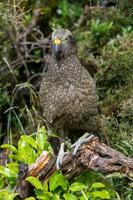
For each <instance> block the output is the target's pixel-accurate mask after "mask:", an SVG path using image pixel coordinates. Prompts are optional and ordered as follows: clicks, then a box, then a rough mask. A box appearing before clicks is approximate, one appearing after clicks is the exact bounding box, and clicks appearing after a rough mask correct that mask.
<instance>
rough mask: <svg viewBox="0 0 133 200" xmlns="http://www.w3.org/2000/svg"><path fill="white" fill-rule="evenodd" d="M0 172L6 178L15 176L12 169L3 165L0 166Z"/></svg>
mask: <svg viewBox="0 0 133 200" xmlns="http://www.w3.org/2000/svg"><path fill="white" fill-rule="evenodd" d="M0 174H2V175H4V176H5V177H7V178H17V174H16V173H15V172H14V171H12V170H11V169H9V168H7V167H4V166H0Z"/></svg>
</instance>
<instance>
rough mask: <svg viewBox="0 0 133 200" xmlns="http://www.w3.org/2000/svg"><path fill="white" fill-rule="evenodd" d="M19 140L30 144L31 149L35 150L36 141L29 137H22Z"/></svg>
mask: <svg viewBox="0 0 133 200" xmlns="http://www.w3.org/2000/svg"><path fill="white" fill-rule="evenodd" d="M21 139H22V140H24V141H25V142H26V143H28V144H30V145H31V146H32V147H33V148H35V149H37V145H36V141H35V140H34V139H33V138H32V137H31V136H28V135H22V136H21Z"/></svg>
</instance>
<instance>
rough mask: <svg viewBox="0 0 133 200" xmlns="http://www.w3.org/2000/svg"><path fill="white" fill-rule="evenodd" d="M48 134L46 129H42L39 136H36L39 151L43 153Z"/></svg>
mask: <svg viewBox="0 0 133 200" xmlns="http://www.w3.org/2000/svg"><path fill="white" fill-rule="evenodd" d="M47 138H48V136H47V133H46V129H45V127H42V128H40V129H39V130H38V132H37V135H36V144H37V147H38V149H39V150H41V152H42V151H43V150H44V145H45V143H46V141H47Z"/></svg>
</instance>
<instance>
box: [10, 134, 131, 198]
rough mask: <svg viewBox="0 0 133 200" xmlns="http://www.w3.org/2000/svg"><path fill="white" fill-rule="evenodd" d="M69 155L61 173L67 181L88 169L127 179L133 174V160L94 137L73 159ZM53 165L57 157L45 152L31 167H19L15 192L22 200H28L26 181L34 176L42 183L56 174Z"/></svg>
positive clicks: (65, 158) (64, 161) (27, 184)
mask: <svg viewBox="0 0 133 200" xmlns="http://www.w3.org/2000/svg"><path fill="white" fill-rule="evenodd" d="M72 152H73V150H72V151H70V152H69V153H67V154H66V156H65V157H64V160H63V164H62V166H61V169H60V170H61V171H62V173H63V174H64V175H65V176H66V177H67V178H68V179H70V178H72V177H75V176H77V175H79V174H80V173H82V172H84V171H86V170H89V169H92V170H95V171H99V172H102V173H106V174H109V173H113V172H121V173H124V174H127V175H129V174H132V172H133V159H131V158H127V157H126V156H124V155H123V154H122V153H120V152H118V151H116V150H114V149H112V148H111V147H109V146H107V145H106V144H104V143H101V142H100V141H99V140H98V138H97V137H95V136H94V137H92V139H91V140H90V141H88V142H86V143H84V144H82V145H81V147H80V149H79V150H78V152H77V154H76V156H73V155H72ZM55 163H56V156H52V155H50V154H49V153H48V152H46V151H45V152H43V153H42V154H41V156H40V157H39V158H38V159H37V161H36V162H35V163H34V164H33V165H31V166H29V167H27V166H24V167H20V170H19V178H18V182H17V184H16V187H15V189H14V190H15V191H17V192H19V194H20V196H21V197H25V196H27V194H28V193H29V186H30V184H29V183H28V182H27V181H26V177H27V176H34V177H38V178H39V180H41V181H45V180H47V179H48V178H49V177H50V175H51V174H52V173H53V172H54V171H56V166H55Z"/></svg>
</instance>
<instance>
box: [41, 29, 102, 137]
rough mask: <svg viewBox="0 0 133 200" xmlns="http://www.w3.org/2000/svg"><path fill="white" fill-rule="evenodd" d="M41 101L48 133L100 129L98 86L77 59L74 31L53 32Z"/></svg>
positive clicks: (42, 83) (57, 30)
mask: <svg viewBox="0 0 133 200" xmlns="http://www.w3.org/2000/svg"><path fill="white" fill-rule="evenodd" d="M39 98H40V103H41V107H42V112H43V118H44V119H45V121H46V127H47V130H48V132H49V133H51V132H54V133H58V134H60V135H61V136H63V137H64V134H65V133H66V134H68V133H70V134H72V133H73V132H74V130H78V131H79V132H80V131H81V132H82V131H84V132H86V131H87V132H94V131H95V130H97V127H98V96H97V92H96V83H95V81H94V79H93V78H92V77H91V75H90V73H89V72H88V70H87V69H86V68H85V67H84V66H83V65H82V64H81V62H80V60H79V58H78V56H77V44H76V40H75V38H74V36H73V34H72V32H71V31H69V30H67V29H63V28H59V29H56V30H55V31H53V33H52V39H51V58H50V63H49V65H48V69H47V72H46V73H45V74H44V75H43V78H42V82H41V86H40V91H39Z"/></svg>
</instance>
